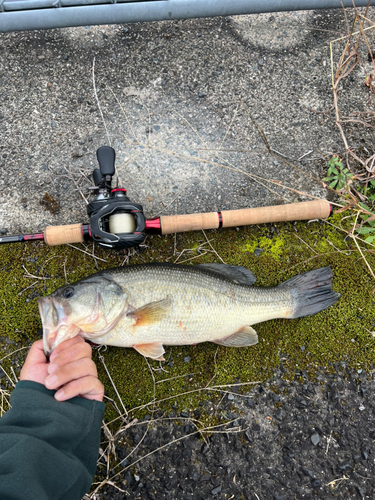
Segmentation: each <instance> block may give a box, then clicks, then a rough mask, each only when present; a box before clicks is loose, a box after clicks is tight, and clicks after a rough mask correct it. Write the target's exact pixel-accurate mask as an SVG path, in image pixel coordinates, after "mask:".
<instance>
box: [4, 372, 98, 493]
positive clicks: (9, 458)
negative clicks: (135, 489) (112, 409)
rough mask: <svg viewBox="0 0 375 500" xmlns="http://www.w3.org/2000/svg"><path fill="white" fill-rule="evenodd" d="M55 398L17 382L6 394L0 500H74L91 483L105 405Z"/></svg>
mask: <svg viewBox="0 0 375 500" xmlns="http://www.w3.org/2000/svg"><path fill="white" fill-rule="evenodd" d="M54 393H55V391H50V390H48V389H46V388H45V387H44V386H43V385H41V384H38V383H36V382H29V381H21V382H18V384H17V386H16V388H15V389H14V390H13V392H12V394H11V398H10V402H11V405H12V408H11V409H10V410H9V411H7V412H6V413H5V415H4V416H3V417H2V418H1V419H0V498H1V499H2V500H25V499H28V500H75V499H77V500H79V499H81V498H82V497H83V495H84V494H85V493H86V492H87V490H88V489H89V488H90V486H91V484H92V480H93V477H94V473H95V467H96V460H97V457H98V451H99V442H100V428H101V421H102V418H103V413H104V407H105V405H104V403H101V402H99V401H90V400H88V399H84V398H79V397H76V398H73V399H70V400H68V401H63V402H60V401H56V400H55V399H54V397H53V395H54Z"/></svg>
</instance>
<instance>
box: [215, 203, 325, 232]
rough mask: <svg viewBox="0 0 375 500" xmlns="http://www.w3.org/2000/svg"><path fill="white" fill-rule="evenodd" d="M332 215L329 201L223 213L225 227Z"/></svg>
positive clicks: (320, 217)
mask: <svg viewBox="0 0 375 500" xmlns="http://www.w3.org/2000/svg"><path fill="white" fill-rule="evenodd" d="M330 213H331V205H330V203H329V202H328V201H327V200H314V201H303V202H301V203H289V204H287V205H275V206H271V207H257V208H244V209H242V210H227V211H225V212H221V215H222V218H223V227H233V226H244V225H248V224H265V223H268V222H287V221H295V220H309V219H326V218H327V217H329V215H330Z"/></svg>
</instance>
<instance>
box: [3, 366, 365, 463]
mask: <svg viewBox="0 0 375 500" xmlns="http://www.w3.org/2000/svg"><path fill="white" fill-rule="evenodd" d="M0 377H1V374H0ZM361 452H362V456H363V458H364V459H365V460H367V459H368V456H369V452H370V447H369V446H364V447H363V448H362V450H361Z"/></svg>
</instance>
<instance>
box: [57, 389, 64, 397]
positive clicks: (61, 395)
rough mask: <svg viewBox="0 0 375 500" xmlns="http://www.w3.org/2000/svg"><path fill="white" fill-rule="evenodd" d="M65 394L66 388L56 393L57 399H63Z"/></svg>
mask: <svg viewBox="0 0 375 500" xmlns="http://www.w3.org/2000/svg"><path fill="white" fill-rule="evenodd" d="M63 396H64V389H60V390H59V391H57V392H56V394H55V399H61V398H62V397H63Z"/></svg>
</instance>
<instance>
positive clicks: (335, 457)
mask: <svg viewBox="0 0 375 500" xmlns="http://www.w3.org/2000/svg"><path fill="white" fill-rule="evenodd" d="M329 368H330V369H331V370H332V371H333V373H328V370H327V369H326V370H322V371H320V372H318V376H317V378H315V380H310V379H309V377H308V375H307V373H306V372H299V371H296V373H295V378H294V380H286V379H285V376H284V373H283V372H284V370H283V367H282V366H281V367H280V369H278V370H277V371H276V372H275V374H274V377H273V379H272V380H270V381H269V382H267V383H265V384H263V385H261V386H258V387H255V388H254V389H253V390H252V391H251V392H249V393H247V394H246V395H237V394H235V395H234V397H233V395H231V396H232V397H228V396H227V397H225V401H222V402H221V404H220V408H217V407H215V405H214V403H213V402H210V401H207V402H206V404H205V405H204V406H205V408H206V410H207V409H209V408H210V407H212V408H213V411H215V412H216V415H217V417H218V420H219V421H220V423H224V422H225V421H227V422H229V423H228V424H227V425H226V427H225V429H226V432H222V433H217V434H212V435H211V436H209V437H207V436H206V437H205V440H203V439H202V437H201V436H200V434H199V433H195V434H194V432H195V430H196V429H195V426H194V424H193V422H192V421H191V422H190V423H186V420H185V421H184V423H183V424H181V423H176V420H166V422H167V423H165V424H160V422H158V423H157V424H155V425H153V424H152V422H151V424H150V427H149V430H148V432H147V433H146V435H145V437H144V438H143V439H142V436H143V434H144V429H143V430H142V431H140V426H133V427H131V428H129V429H128V431H127V436H126V439H125V443H123V442H118V443H117V444H116V453H117V455H118V457H119V458H120V459H122V458H124V457H127V456H128V454H129V453H130V452H131V451H132V450H134V447H135V446H137V448H136V449H135V450H134V452H133V454H132V455H131V457H129V458H127V459H126V461H125V462H123V464H122V466H123V467H124V469H123V471H122V472H121V473H120V474H119V476H118V477H117V480H118V482H117V483H116V484H117V486H118V487H119V488H121V489H123V490H125V491H126V493H122V492H120V491H118V490H117V489H116V488H114V487H111V486H105V487H103V488H102V490H101V491H100V492H99V496H98V498H100V499H103V500H107V499H108V500H109V499H111V500H119V499H125V498H137V499H142V500H143V499H145V500H146V499H163V498H165V499H168V500H175V499H176V500H177V499H178V500H181V499H183V500H185V499H194V500H208V499H218V500H220V499H229V498H231V499H246V500H272V499H274V500H281V499H284V500H294V499H298V500H299V499H306V500H307V499H313V498H324V499H336V500H340V499H342V500H347V499H360V500H364V499H373V498H375V476H374V472H375V471H374V459H375V450H374V439H375V418H374V410H375V397H374V388H375V380H374V378H373V376H372V374H369V373H365V372H364V371H362V372H361V373H357V371H355V370H349V369H347V368H346V367H344V368H343V366H342V364H337V365H336V366H334V367H329ZM183 413H184V416H185V417H187V416H189V413H188V412H183ZM173 416H175V417H182V416H183V415H182V413H181V414H179V415H169V417H173ZM239 429H241V431H240V432H237V431H238V430H239ZM189 434H191V435H189ZM172 440H179V441H178V442H175V443H173V444H171V445H170V446H166V447H164V448H162V449H161V450H159V451H156V452H155V453H152V452H153V451H154V450H157V449H158V448H159V447H162V446H165V445H167V443H170V442H171V441H172ZM149 453H152V454H151V455H149V456H147V457H145V456H146V455H147V454H149ZM141 457H145V458H143V459H141ZM139 459H141V460H140V461H139V462H137V463H135V465H132V464H133V462H136V461H137V460H139ZM100 470H101V468H98V471H100ZM118 470H119V469H115V470H114V471H113V472H114V473H115V472H118ZM99 475H100V473H99Z"/></svg>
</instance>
